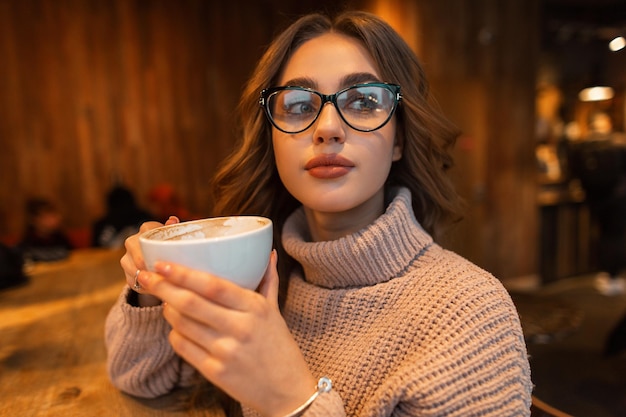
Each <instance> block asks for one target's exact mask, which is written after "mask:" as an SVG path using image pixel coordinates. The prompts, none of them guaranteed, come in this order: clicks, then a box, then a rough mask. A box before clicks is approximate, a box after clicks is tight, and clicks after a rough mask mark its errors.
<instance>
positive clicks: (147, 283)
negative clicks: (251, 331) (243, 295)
mask: <svg viewBox="0 0 626 417" xmlns="http://www.w3.org/2000/svg"><path fill="white" fill-rule="evenodd" d="M181 268H184V267H181ZM184 269H185V270H187V272H188V273H189V274H203V275H208V274H205V273H202V272H198V271H193V270H190V269H188V268H184ZM139 283H140V284H141V286H142V287H143V289H144V290H145V291H146V292H148V293H150V294H152V295H154V296H156V297H158V298H159V299H161V300H163V302H165V303H167V304H168V305H171V306H172V307H173V308H175V309H176V310H177V311H179V312H180V313H181V314H184V315H185V316H187V317H189V318H190V319H194V320H196V321H198V322H199V323H202V324H205V325H207V326H212V327H215V328H220V329H224V328H228V327H233V328H236V327H237V321H238V320H239V319H238V317H234V316H233V314H232V313H233V312H237V310H229V309H227V308H224V307H223V306H221V305H220V304H217V303H214V302H212V301H211V300H208V299H206V298H204V297H203V296H201V295H200V294H198V293H196V292H194V291H192V290H190V289H188V288H185V287H181V286H179V285H177V284H175V283H172V282H170V281H168V280H167V279H165V277H164V276H163V275H161V274H158V273H155V272H149V271H142V272H141V273H140V274H139ZM253 294H254V293H253ZM257 295H258V294H257Z"/></svg>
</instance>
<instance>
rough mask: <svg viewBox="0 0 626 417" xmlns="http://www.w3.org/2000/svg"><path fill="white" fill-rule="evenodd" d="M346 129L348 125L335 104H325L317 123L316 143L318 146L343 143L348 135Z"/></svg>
mask: <svg viewBox="0 0 626 417" xmlns="http://www.w3.org/2000/svg"><path fill="white" fill-rule="evenodd" d="M345 128H346V125H345V123H344V122H343V120H342V119H341V116H340V115H339V112H338V111H337V109H336V108H335V106H334V105H333V103H331V102H328V103H325V104H324V106H323V107H322V111H321V112H320V115H319V116H318V118H317V120H316V121H315V131H314V132H313V138H314V141H315V143H318V144H321V143H325V142H330V141H334V142H337V143H343V142H344V141H345V135H346V132H345Z"/></svg>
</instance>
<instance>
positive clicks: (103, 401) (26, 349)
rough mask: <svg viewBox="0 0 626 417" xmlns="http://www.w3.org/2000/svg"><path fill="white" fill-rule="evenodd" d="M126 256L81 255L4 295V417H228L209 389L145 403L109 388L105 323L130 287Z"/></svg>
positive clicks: (0, 310) (0, 336) (44, 268)
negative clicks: (122, 263)
mask: <svg viewBox="0 0 626 417" xmlns="http://www.w3.org/2000/svg"><path fill="white" fill-rule="evenodd" d="M121 255H122V252H120V251H117V250H106V249H85V250H76V251H74V252H73V253H72V255H71V256H70V258H69V259H67V260H63V261H59V262H53V263H47V264H43V263H42V264H37V265H33V266H31V267H29V268H28V271H27V272H28V275H29V276H30V282H29V283H28V284H26V285H24V286H22V287H18V288H13V289H10V290H4V291H0V416H19V417H27V416H37V417H39V416H64V417H73V416H80V417H85V416H116V417H118V416H119V417H124V416H129V417H131V416H132V417H141V416H211V417H224V416H225V414H224V412H223V411H221V410H220V408H219V406H218V404H217V400H216V399H215V398H216V397H215V395H214V393H212V392H208V391H207V390H206V389H205V390H204V391H201V392H199V391H198V390H197V389H191V390H178V391H175V392H173V393H171V394H169V395H166V396H163V397H160V398H157V399H153V400H145V399H138V398H134V397H132V396H129V395H126V394H123V393H121V392H120V391H118V390H117V389H116V388H115V387H113V386H112V385H111V383H110V382H109V380H108V377H107V374H106V368H105V361H106V350H105V346H104V320H105V317H106V315H107V313H108V311H109V309H110V308H111V305H112V304H113V303H114V301H115V300H116V298H117V296H118V295H119V293H120V291H121V289H122V287H123V286H124V285H125V281H124V277H123V275H122V269H121V267H120V265H119V259H120V257H121Z"/></svg>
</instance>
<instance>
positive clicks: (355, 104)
mask: <svg viewBox="0 0 626 417" xmlns="http://www.w3.org/2000/svg"><path fill="white" fill-rule="evenodd" d="M377 90H379V89H378V88H373V87H369V88H355V89H351V90H348V91H346V92H345V93H344V94H342V97H341V102H340V106H341V108H342V110H344V111H347V112H351V113H359V114H360V115H362V116H363V115H367V114H370V113H374V112H376V111H377V110H381V109H383V108H384V103H383V101H382V100H381V94H380V91H377Z"/></svg>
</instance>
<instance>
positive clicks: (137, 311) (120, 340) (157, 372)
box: [105, 287, 196, 398]
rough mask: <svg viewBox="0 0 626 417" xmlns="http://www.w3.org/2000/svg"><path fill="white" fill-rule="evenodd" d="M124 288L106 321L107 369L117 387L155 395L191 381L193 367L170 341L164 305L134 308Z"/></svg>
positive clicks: (136, 393) (142, 395)
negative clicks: (173, 347) (164, 315)
mask: <svg viewBox="0 0 626 417" xmlns="http://www.w3.org/2000/svg"><path fill="white" fill-rule="evenodd" d="M129 292H130V289H129V288H128V287H125V289H124V291H123V292H122V293H121V295H120V297H119V298H118V300H117V302H116V303H115V305H113V307H112V308H111V310H110V312H109V314H108V316H107V319H106V322H105V344H106V348H107V370H108V373H109V378H110V379H111V382H112V383H113V385H114V386H116V387H117V388H118V389H120V390H121V391H124V392H126V393H128V394H131V395H134V396H137V397H143V398H154V397H158V396H159V395H163V394H167V393H168V392H170V391H171V390H172V389H174V388H175V387H178V386H188V385H190V384H192V382H193V377H194V376H195V375H196V373H195V371H194V369H193V368H192V367H191V366H190V365H189V364H187V363H186V362H184V361H183V360H182V359H181V358H180V357H179V356H178V355H176V353H175V352H174V350H173V349H172V347H171V346H170V344H169V341H168V334H169V332H170V329H171V328H170V326H169V324H168V323H167V322H166V321H165V319H164V318H163V315H162V311H163V309H162V307H161V306H157V307H133V306H131V305H130V304H129V303H128V295H129Z"/></svg>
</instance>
